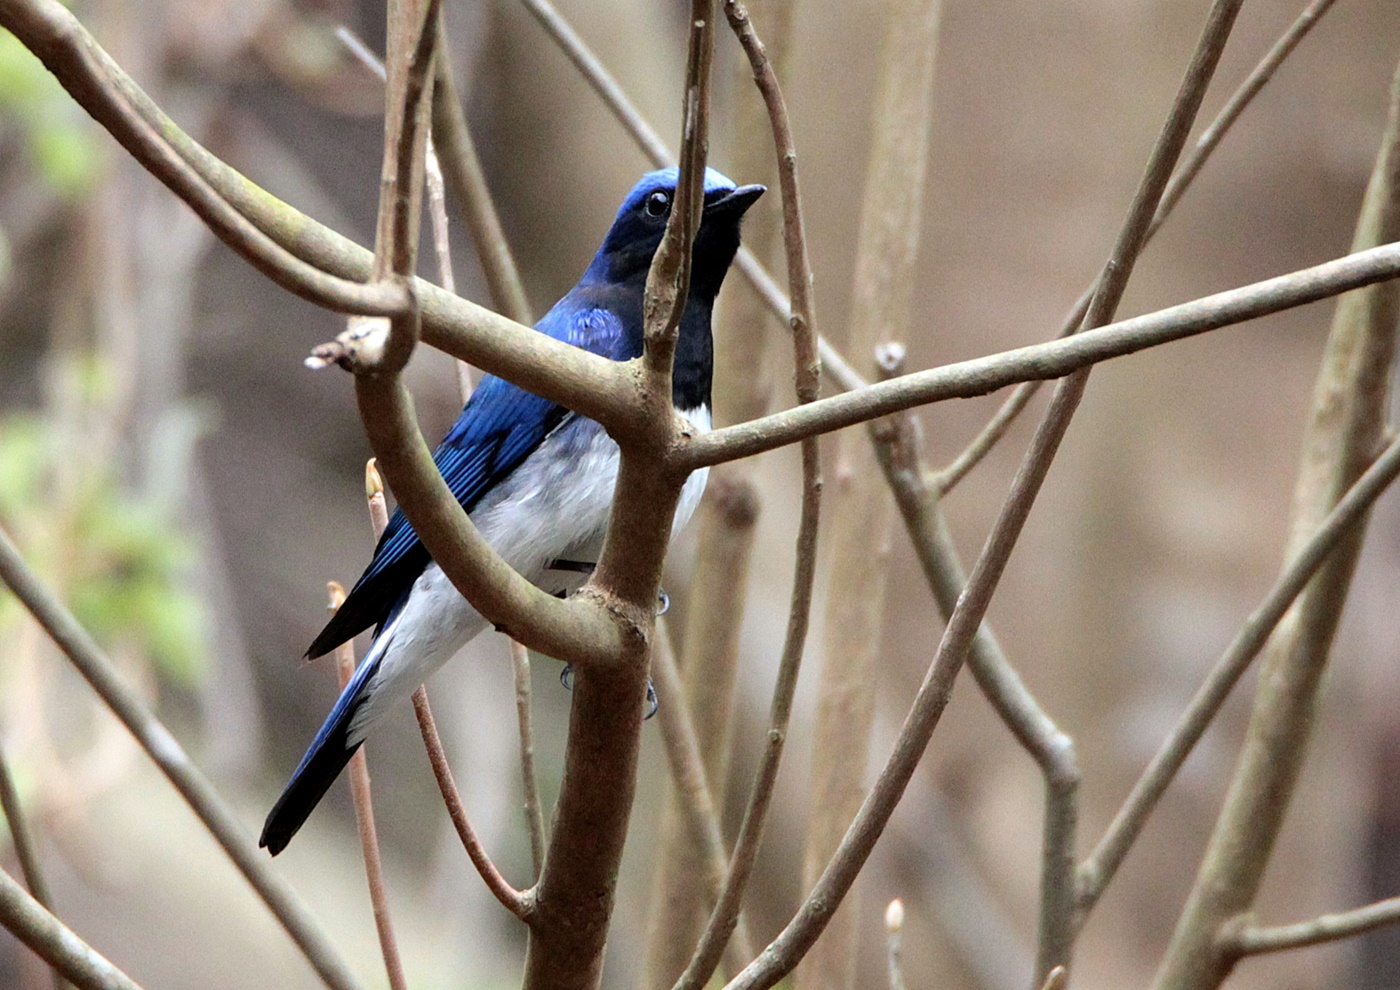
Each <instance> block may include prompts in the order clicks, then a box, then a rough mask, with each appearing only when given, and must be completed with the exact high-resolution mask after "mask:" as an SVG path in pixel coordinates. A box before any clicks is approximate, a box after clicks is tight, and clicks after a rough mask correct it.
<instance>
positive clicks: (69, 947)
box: [0, 870, 141, 990]
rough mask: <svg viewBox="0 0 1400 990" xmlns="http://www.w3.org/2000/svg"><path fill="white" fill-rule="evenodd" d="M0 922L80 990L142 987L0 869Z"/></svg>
mask: <svg viewBox="0 0 1400 990" xmlns="http://www.w3.org/2000/svg"><path fill="white" fill-rule="evenodd" d="M0 925H4V926H5V927H6V928H7V929H9V930H10V931H11V932H12V933H13V934H14V936H15V937H16V938H18V939H19V940H20V941H21V942H23V943H24V944H25V945H27V946H29V948H31V949H33V950H34V952H35V953H37V954H38V955H39V956H41V957H42V958H43V960H44V961H45V962H47V963H48V964H49V965H50V966H52V967H53V968H54V969H55V970H56V971H58V972H60V973H62V974H63V975H64V976H66V977H67V978H68V979H69V980H71V981H72V982H73V985H74V986H77V987H81V988H83V990H141V988H140V987H139V986H137V985H136V983H134V982H133V981H132V979H131V977H129V976H127V975H126V974H125V973H123V972H122V971H121V970H119V969H117V967H115V966H113V965H112V964H111V963H110V962H108V961H107V959H106V958H105V957H103V956H102V955H100V954H99V953H98V952H97V950H95V949H94V948H93V947H92V946H90V945H88V944H87V943H86V942H84V941H83V940H82V939H80V938H79V937H78V936H77V935H75V934H74V933H73V931H72V929H70V928H68V927H67V926H66V925H64V924H63V922H61V921H59V920H58V919H57V918H55V917H54V916H53V915H52V914H50V913H49V911H48V909H47V908H45V907H44V905H42V904H40V903H39V902H38V901H36V900H35V899H34V898H33V897H31V896H30V895H29V894H28V893H26V892H25V890H24V888H23V887H21V886H20V885H19V884H18V883H16V882H15V879H14V877H12V876H10V875H9V874H8V873H6V872H5V871H4V870H0Z"/></svg>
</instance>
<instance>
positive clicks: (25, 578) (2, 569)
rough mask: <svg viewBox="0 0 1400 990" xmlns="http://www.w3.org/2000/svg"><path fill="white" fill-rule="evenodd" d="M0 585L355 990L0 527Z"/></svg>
mask: <svg viewBox="0 0 1400 990" xmlns="http://www.w3.org/2000/svg"><path fill="white" fill-rule="evenodd" d="M0 580H3V581H4V582H5V584H6V585H7V586H8V587H9V589H10V590H11V591H13V592H14V594H15V597H17V598H18V599H19V600H20V601H21V602H22V603H24V606H25V608H27V609H28V610H29V611H30V613H31V614H32V615H33V616H34V618H35V619H37V620H38V622H39V624H40V625H41V626H43V627H44V630H45V631H46V632H47V633H48V634H49V636H50V637H51V638H52V639H53V641H54V642H55V643H56V644H57V645H58V648H59V649H60V650H62V651H63V653H64V655H65V656H67V657H68V659H69V660H71V661H72V662H73V666H75V667H76V668H77V669H78V672H79V673H80V674H82V675H83V677H84V678H85V679H86V680H87V682H88V683H89V684H90V685H92V688H93V690H94V691H96V692H97V694H98V696H99V697H100V698H101V699H102V701H103V702H104V703H105V704H106V705H107V707H108V708H109V709H111V710H112V712H113V713H114V714H115V715H116V716H117V718H119V719H120V720H121V722H122V724H123V725H125V726H126V728H127V730H128V731H129V732H130V733H131V734H132V735H133V736H135V737H136V741H137V742H138V743H140V745H141V748H142V749H144V750H145V751H146V753H147V755H149V756H150V757H151V759H152V760H153V761H154V762H155V764H156V766H158V767H159V768H160V770H161V772H162V773H164V774H165V776H166V779H168V780H169V781H170V782H171V784H173V785H174V787H175V789H176V790H177V791H179V792H180V796H181V797H183V798H184V799H185V801H186V803H188V804H189V806H190V808H191V809H192V810H193V811H194V813H195V815H196V816H198V818H199V820H200V821H201V822H202V823H203V824H204V826H205V828H207V829H208V830H209V833H210V834H211V835H212V836H213V837H214V839H215V841H217V842H218V843H219V845H220V847H221V848H222V849H223V850H224V852H225V854H226V855H227V856H228V857H229V859H230V860H232V861H233V864H234V866H236V867H237V868H238V871H239V872H240V873H242V874H243V876H244V878H245V879H247V881H248V883H249V884H251V885H252V887H253V889H254V890H255V891H256V892H257V894H258V896H259V897H261V898H262V900H263V902H264V903H265V904H267V906H268V908H269V909H270V910H271V911H272V913H273V914H274V915H275V916H276V918H277V920H278V921H279V922H281V924H282V927H283V928H285V929H286V931H287V934H288V935H290V936H291V938H292V941H294V942H295V943H296V944H297V947H298V948H300V949H301V951H302V953H303V954H304V955H305V956H306V958H307V960H308V961H309V962H310V963H311V964H312V966H313V967H314V968H315V969H316V971H317V973H319V974H320V976H321V978H322V980H324V981H325V983H326V984H327V985H328V986H331V987H335V988H337V990H358V988H359V986H360V984H359V981H357V980H356V979H355V977H354V976H353V975H352V974H351V972H350V970H349V969H348V968H347V967H346V965H345V963H344V962H343V961H342V960H341V958H340V956H339V954H338V953H337V952H336V951H335V949H334V948H333V947H332V946H331V943H330V941H329V940H328V939H327V938H326V936H325V935H324V934H323V933H322V932H321V929H320V927H319V926H318V925H317V923H316V922H315V921H314V920H313V919H312V917H311V915H310V914H309V913H308V912H307V910H306V908H305V907H304V906H303V905H302V903H301V901H300V900H299V899H298V898H297V895H296V894H295V893H294V892H293V891H292V889H291V887H290V886H288V885H287V883H286V881H285V880H283V879H282V877H281V875H280V874H278V873H277V872H275V871H274V870H272V869H271V867H270V866H269V864H268V862H267V860H266V859H265V858H263V857H261V856H259V855H258V854H257V850H256V849H255V848H254V845H253V842H252V840H251V839H250V838H249V837H248V835H247V833H246V832H244V831H243V826H242V824H241V823H240V822H239V820H238V817H237V816H236V815H235V814H234V813H233V811H232V810H231V809H230V808H229V807H228V806H227V805H226V804H225V803H224V800H223V798H222V797H220V796H219V793H218V792H217V791H216V790H215V789H214V788H213V786H212V785H211V784H210V783H209V781H208V780H207V779H206V778H205V776H204V775H203V774H202V773H200V771H199V769H198V768H197V767H196V766H195V765H194V763H193V761H191V760H190V758H189V755H188V754H187V753H186V752H185V750H184V748H183V747H182V746H181V745H180V744H179V742H177V741H176V739H175V737H174V736H173V735H171V734H170V730H169V729H167V728H166V727H165V725H164V724H163V723H162V722H161V721H160V720H159V719H157V718H156V717H155V715H153V714H152V713H151V711H150V709H149V708H147V707H146V704H145V702H144V701H142V700H141V699H140V697H139V696H138V695H137V694H136V693H135V692H134V691H133V690H132V689H131V688H130V687H128V686H127V684H126V683H125V682H124V681H123V680H122V679H121V677H120V675H118V674H117V672H116V670H115V668H114V667H113V666H112V662H111V661H110V660H109V659H108V658H107V656H106V655H105V654H104V653H103V652H102V651H101V649H100V648H99V647H98V645H97V644H96V643H95V642H94V641H93V639H92V637H91V636H90V635H89V634H88V632H87V630H85V629H84V628H83V627H82V626H81V625H79V624H78V621H77V620H76V619H74V618H73V615H72V613H70V612H69V611H68V610H67V609H66V608H64V606H63V605H62V603H61V602H59V601H58V599H57V598H55V597H54V596H53V594H52V593H51V592H50V591H49V590H48V589H47V588H46V587H44V585H43V584H42V583H41V582H40V581H39V579H38V578H37V577H35V575H34V573H33V571H31V570H30V569H29V567H28V565H26V564H25V563H24V559H23V558H22V557H21V556H20V554H19V551H18V549H16V547H15V545H14V543H13V542H12V541H11V540H10V537H9V534H8V533H6V532H5V531H4V530H3V529H0Z"/></svg>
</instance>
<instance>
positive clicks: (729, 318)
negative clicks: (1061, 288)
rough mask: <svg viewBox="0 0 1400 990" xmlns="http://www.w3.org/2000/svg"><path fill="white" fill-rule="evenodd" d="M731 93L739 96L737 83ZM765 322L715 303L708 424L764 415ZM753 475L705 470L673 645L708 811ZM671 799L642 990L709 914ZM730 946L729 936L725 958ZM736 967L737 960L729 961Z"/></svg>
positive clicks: (751, 516) (742, 125) (744, 576)
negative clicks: (707, 786) (681, 622)
mask: <svg viewBox="0 0 1400 990" xmlns="http://www.w3.org/2000/svg"><path fill="white" fill-rule="evenodd" d="M752 13H753V15H754V16H755V17H756V18H758V19H759V20H762V21H764V23H765V25H766V27H765V33H766V35H767V37H768V39H769V53H768V54H769V59H770V60H771V61H773V62H774V63H775V64H778V65H781V58H782V54H783V52H784V51H785V49H786V47H787V39H788V35H789V33H790V26H791V21H792V16H791V15H792V0H759V2H758V3H755V4H754V5H753V10H752ZM745 68H747V67H745ZM745 74H747V72H745ZM734 89H735V91H736V92H738V93H741V94H742V95H745V96H747V95H749V94H748V93H747V92H746V91H745V90H743V89H742V88H740V87H734ZM733 103H734V105H733V107H732V109H731V112H730V113H729V114H728V115H727V116H728V117H729V119H730V120H731V133H732V134H733V135H734V138H733V141H732V146H733V151H732V154H731V158H730V162H731V164H732V166H733V169H732V172H733V174H734V175H736V176H741V177H742V179H741V181H744V182H756V181H763V180H764V179H765V178H766V177H767V176H769V175H770V174H771V173H772V172H773V171H774V167H773V153H772V149H771V148H770V147H769V146H768V144H767V142H764V141H757V140H753V138H752V135H754V134H755V133H760V132H761V131H760V129H761V128H763V127H766V126H767V113H766V111H765V109H764V107H763V104H762V103H761V102H760V101H758V100H755V99H747V100H745V99H735V100H734V101H733ZM781 236H782V225H781V223H780V222H779V221H778V219H777V218H776V215H775V214H774V213H773V212H771V211H768V210H761V211H755V212H754V213H753V214H752V215H750V216H748V217H746V218H745V219H744V240H745V242H746V243H747V245H748V247H749V250H751V251H753V252H754V253H755V254H756V255H757V256H759V257H763V258H769V257H772V256H773V255H774V252H775V250H776V249H778V248H779V247H780V246H781V240H780V239H781ZM768 319H770V317H769V311H768V309H767V307H766V305H765V303H764V300H763V299H762V297H760V296H758V295H757V294H755V293H753V292H749V291H734V290H733V289H730V290H729V291H727V292H726V294H725V295H723V296H721V298H720V301H719V305H718V307H717V310H716V313H715V326H714V354H715V370H714V420H715V422H716V423H718V424H720V425H725V424H729V423H741V422H744V421H745V420H749V419H754V418H756V417H758V416H761V415H762V414H763V413H764V412H766V411H767V408H768V400H769V398H770V395H771V393H772V383H771V382H770V380H769V376H768V374H767V372H768V368H769V361H768V352H769V351H770V350H771V344H772V343H773V341H774V337H773V335H772V334H767V333H756V332H755V328H756V327H759V326H760V325H761V324H762V323H763V322H764V321H765V320H768ZM753 472H754V464H753V462H752V461H734V462H732V463H729V464H723V465H719V466H718V467H716V468H715V469H713V470H712V471H711V472H710V479H709V482H708V483H707V485H706V487H705V498H704V501H703V502H702V503H701V504H700V508H699V511H698V512H697V513H696V520H695V529H696V531H697V538H696V546H697V551H696V556H695V565H694V569H693V572H692V576H691V582H690V595H689V601H690V607H689V608H688V609H687V610H686V625H685V629H684V633H683V637H682V642H681V656H680V660H681V663H680V666H681V671H680V674H681V678H682V680H683V682H684V695H685V698H686V701H687V702H688V704H689V705H690V711H691V716H692V720H693V722H694V725H695V730H696V733H697V735H698V743H699V747H700V753H701V758H702V760H703V763H704V769H705V774H706V776H707V777H708V779H709V780H710V781H711V782H712V783H713V785H714V786H713V792H712V793H713V796H714V799H715V803H716V805H717V806H718V805H720V804H721V802H722V799H723V794H724V780H725V777H726V774H727V772H728V766H729V747H730V745H731V741H732V739H731V733H730V717H731V714H732V712H733V705H734V681H735V674H736V671H737V667H738V661H739V631H740V628H741V626H742V623H743V614H744V602H745V600H746V594H747V589H748V578H749V562H750V559H751V557H752V553H753V545H754V535H755V523H756V521H757V518H758V512H759V495H758V491H757V488H756V486H755V484H754V480H753ZM667 704H674V702H667ZM662 714H663V716H664V715H665V712H664V711H663V712H662ZM682 800H684V798H683V795H682V794H681V793H680V792H679V791H678V790H677V788H676V785H675V784H672V785H671V786H668V788H667V795H666V803H665V808H664V811H663V814H662V824H661V829H662V839H661V843H660V846H659V849H658V852H657V862H658V863H661V864H665V868H664V869H658V870H657V871H656V874H655V881H654V883H653V888H652V895H651V910H650V911H649V913H648V918H649V920H648V925H647V948H646V958H645V964H644V967H643V976H642V981H641V985H642V986H643V987H647V988H655V987H663V986H670V985H671V984H672V983H674V982H675V980H676V978H677V977H679V976H680V974H681V972H682V971H683V970H684V969H685V965H686V962H687V961H688V960H689V958H690V953H691V950H692V949H693V948H694V946H695V943H696V941H697V940H698V939H699V937H700V931H701V928H702V927H703V925H704V920H705V918H706V917H707V916H708V914H709V912H710V910H711V909H712V908H713V907H714V903H713V900H712V899H711V898H709V897H707V896H706V894H705V891H706V889H707V888H706V886H705V883H704V878H705V875H706V867H705V865H704V862H703V859H702V858H701V857H700V856H698V855H697V850H696V847H695V845H694V843H692V842H691V841H690V836H689V831H688V829H687V827H686V818H687V817H688V815H689V810H688V809H685V808H682V807H681V806H680V805H679V803H678V802H680V801H682ZM719 810H720V809H719V808H718V807H717V812H718V811H719ZM740 941H742V940H741V939H736V945H735V951H736V952H737V951H738V950H739V949H740V946H739V945H738V943H739V942H740ZM739 954H742V953H739ZM733 955H734V953H733V952H732V953H731V958H733ZM747 961H748V959H747V958H745V959H743V960H742V961H741V962H740V963H739V965H743V963H745V962H747ZM735 968H736V969H737V968H738V967H735Z"/></svg>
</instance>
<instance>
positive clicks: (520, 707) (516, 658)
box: [510, 640, 546, 880]
mask: <svg viewBox="0 0 1400 990" xmlns="http://www.w3.org/2000/svg"><path fill="white" fill-rule="evenodd" d="M510 665H511V671H512V673H513V675H514V680H515V720H516V724H517V726H518V732H519V736H520V786H521V789H522V791H523V792H524V794H525V826H526V828H528V829H529V830H530V862H531V864H532V865H533V866H534V876H535V879H536V880H538V879H539V876H540V871H541V870H542V869H544V847H545V839H546V834H545V827H544V813H543V812H542V811H541V810H540V788H539V784H538V783H536V781H535V731H534V727H533V726H532V725H531V721H530V651H529V650H527V649H525V647H523V646H521V645H520V644H519V643H517V642H516V641H515V640H511V641H510Z"/></svg>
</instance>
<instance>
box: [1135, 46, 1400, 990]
mask: <svg viewBox="0 0 1400 990" xmlns="http://www.w3.org/2000/svg"><path fill="white" fill-rule="evenodd" d="M1397 238H1400V69H1397V72H1396V77H1395V81H1394V82H1393V83H1392V87H1391V104H1390V116H1389V119H1388V121H1387V124H1386V131H1385V136H1384V139H1383V143H1382V145H1381V150H1380V154H1379V156H1378V157H1377V160H1376V165H1375V169H1374V170H1373V171H1372V173H1371V181H1370V184H1369V185H1368V186H1367V189H1366V198H1365V200H1364V202H1363V204H1362V209H1361V217H1360V219H1359V220H1358V223H1357V229H1356V235H1355V238H1354V239H1353V247H1354V248H1355V249H1362V248H1365V247H1368V246H1371V245H1374V244H1383V243H1387V242H1390V241H1394V240H1396V239H1397ZM1397 315H1400V287H1398V286H1397V285H1396V284H1395V283H1394V282H1386V283H1383V284H1380V285H1375V286H1371V287H1369V288H1366V289H1362V290H1360V291H1358V292H1353V293H1350V294H1348V295H1346V296H1343V297H1342V298H1341V299H1340V300H1339V301H1338V303H1337V309H1336V315H1335V316H1334V318H1333V321H1332V332H1331V335H1330V336H1329V338H1328V342H1327V349H1326V352H1325V353H1324V355H1323V360H1322V368H1321V371H1320V372H1319V375H1318V380H1317V386H1316V391H1315V393H1314V397H1313V411H1312V417H1311V420H1310V422H1309V423H1308V426H1307V429H1306V431H1305V433H1304V438H1303V451H1302V458H1301V464H1300V466H1299V471H1298V480H1297V483H1296V486H1295V489H1294V499H1293V517H1292V522H1291V527H1290V535H1289V541H1288V547H1287V550H1286V556H1287V557H1289V558H1291V557H1293V556H1295V555H1296V554H1297V553H1298V552H1299V550H1300V549H1301V547H1302V546H1303V544H1304V543H1305V541H1306V540H1307V539H1308V537H1309V536H1310V535H1311V534H1312V531H1313V530H1314V529H1316V528H1317V526H1318V524H1319V523H1320V522H1321V521H1322V519H1323V518H1324V517H1325V516H1326V515H1327V513H1328V512H1329V511H1330V510H1331V509H1332V507H1333V506H1334V505H1335V504H1336V502H1337V501H1338V499H1339V498H1340V497H1341V496H1342V494H1343V493H1344V492H1345V491H1346V489H1347V488H1348V486H1350V485H1351V483H1352V482H1353V481H1354V480H1356V478H1357V477H1358V476H1359V475H1360V474H1361V473H1362V472H1363V471H1364V470H1365V468H1366V466H1367V465H1368V464H1369V463H1370V462H1371V461H1372V459H1373V458H1374V457H1375V455H1376V452H1377V451H1378V449H1379V446H1380V444H1381V442H1382V437H1383V435H1384V432H1385V416H1386V411H1387V406H1388V404H1389V399H1390V385H1389V383H1390V373H1391V364H1392V360H1393V356H1394V347H1395V325H1396V319H1397ZM1364 536H1365V527H1364V525H1362V526H1358V527H1357V528H1356V529H1355V530H1353V531H1352V532H1351V534H1350V535H1349V536H1348V538H1346V539H1345V540H1343V541H1342V542H1341V544H1340V545H1339V546H1338V548H1337V549H1336V550H1335V551H1333V554H1332V556H1331V557H1330V558H1329V560H1328V561H1327V563H1325V564H1324V565H1323V566H1322V568H1321V569H1320V570H1319V572H1318V574H1317V575H1316V576H1315V577H1314V578H1313V580H1312V582H1311V583H1310V584H1309V585H1308V587H1307V589H1306V590H1305V591H1304V592H1303V594H1302V596H1301V597H1300V598H1299V599H1298V601H1297V602H1296V603H1295V604H1294V606H1293V608H1292V609H1291V610H1290V611H1289V613H1288V614H1287V615H1286V616H1285V617H1284V619H1283V622H1282V623H1280V624H1279V627H1278V629H1277V630H1275V632H1274V636H1273V638H1272V639H1271V640H1270V643H1269V645H1268V647H1267V648H1266V649H1265V653H1264V660H1263V666H1262V669H1261V671H1260V677H1259V687H1258V689H1257V691H1256V694H1255V700H1254V711H1253V713H1252V715H1251V717H1250V723H1249V729H1248V733H1247V735H1246V738H1245V746H1244V750H1243V752H1242V753H1241V756H1240V762H1239V764H1238V765H1237V767H1236V769H1235V775H1234V778H1233V780H1232V781H1231V784H1230V789H1229V792H1228V794H1227V795H1226V798H1225V806H1224V808H1223V809H1222V810H1221V813H1220V817H1219V818H1218V819H1217V821H1216V825H1215V830H1214V832H1213V833H1212V835H1211V841H1210V845H1209V846H1208V847H1207V850H1206V855H1205V859H1204V860H1203V861H1202V863H1201V867H1200V870H1199V871H1198V873H1197V875H1196V883H1195V885H1194V887H1193V888H1192V891H1191V895H1190V897H1189V898H1188V900H1187V904H1186V908H1185V910H1184V911H1183V913H1182V916H1181V918H1180V920H1179V921H1178V923H1177V928H1176V932H1175V934H1174V935H1173V937H1172V942H1171V946H1170V948H1169V949H1168V951H1167V956H1166V958H1165V959H1164V960H1163V962H1162V967H1161V969H1160V970H1159V972H1158V975H1157V980H1156V983H1155V985H1156V986H1157V987H1158V988H1161V990H1173V988H1181V990H1187V988H1191V990H1196V988H1208V987H1214V986H1217V985H1218V984H1219V983H1220V982H1221V981H1222V980H1224V978H1225V977H1226V975H1228V974H1229V972H1230V970H1231V969H1232V968H1233V966H1234V963H1235V961H1236V959H1237V958H1238V955H1237V952H1236V951H1232V950H1231V948H1230V947H1229V945H1228V943H1227V942H1226V941H1225V940H1223V939H1221V935H1222V934H1223V931H1224V928H1225V926H1226V925H1227V924H1228V923H1229V922H1230V921H1231V920H1232V919H1233V918H1235V917H1236V916H1238V915H1240V914H1242V913H1244V912H1246V911H1248V910H1249V908H1250V906H1251V905H1252V904H1253V902H1254V897H1255V895H1256V894H1257V892H1258V889H1259V884H1260V881H1261V880H1262V879H1263V875H1264V869H1265V868H1266V867H1267V865H1268V862H1269V858H1270V855H1271V854H1272V852H1273V846H1274V841H1275V839H1276V838H1277V836H1278V831H1279V829H1280V827H1281V826H1282V824H1283V817H1284V814H1285V812H1286V811H1287V809H1288V803H1289V799H1290V798H1291V797H1292V794H1293V788H1294V785H1295V783H1296V781H1297V776H1298V771H1299V769H1300V768H1301V766H1302V762H1303V758H1304V756H1305V754H1306V752H1307V746H1308V741H1309V738H1310V735H1311V729H1312V721H1313V717H1314V714H1315V710H1316V706H1317V702H1318V697H1319V694H1320V692H1321V687H1322V677H1323V673H1324V671H1325V670H1326V669H1327V658H1328V654H1329V652H1330V650H1331V646H1332V637H1333V635H1334V634H1335V632H1336V628H1337V623H1338V621H1339V619H1340V617H1341V613H1342V608H1343V606H1344V605H1345V603H1346V596H1347V590H1348V588H1349V586H1350V583H1351V575H1352V572H1353V570H1354V569H1355V566H1356V559H1357V556H1358V554H1359V553H1360V550H1361V543H1362V540H1363V538H1364Z"/></svg>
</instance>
